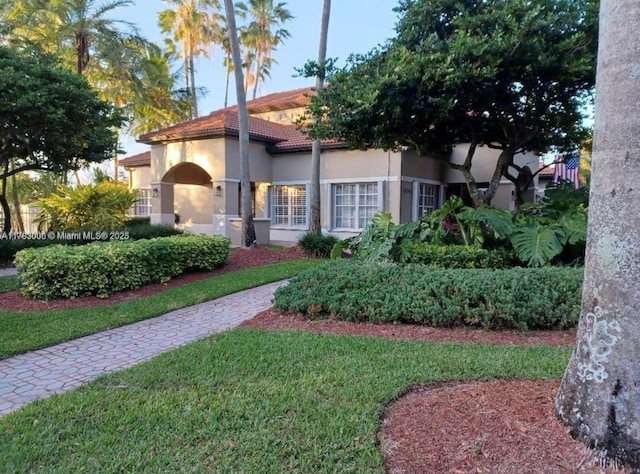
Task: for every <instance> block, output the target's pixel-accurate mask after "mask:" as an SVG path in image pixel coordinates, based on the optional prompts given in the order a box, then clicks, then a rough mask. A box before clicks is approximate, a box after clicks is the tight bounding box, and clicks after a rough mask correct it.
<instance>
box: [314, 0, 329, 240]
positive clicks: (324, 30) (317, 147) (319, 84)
mask: <svg viewBox="0 0 640 474" xmlns="http://www.w3.org/2000/svg"><path fill="white" fill-rule="evenodd" d="M330 16H331V0H324V4H323V7H322V20H321V23H320V24H321V26H320V46H319V47H318V64H317V67H318V70H317V72H316V91H320V90H322V88H323V87H324V80H325V75H326V70H325V60H326V58H327V36H328V35H329V18H330ZM321 153H322V143H321V140H320V139H319V138H316V139H314V140H313V143H312V145H311V187H310V192H309V203H310V205H309V232H314V233H316V234H320V233H322V224H321V222H320V154H321Z"/></svg>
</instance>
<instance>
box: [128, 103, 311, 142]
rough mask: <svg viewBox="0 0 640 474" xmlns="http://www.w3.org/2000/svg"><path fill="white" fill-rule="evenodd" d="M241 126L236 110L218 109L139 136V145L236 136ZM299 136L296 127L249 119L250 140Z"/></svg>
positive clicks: (267, 140)
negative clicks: (296, 134)
mask: <svg viewBox="0 0 640 474" xmlns="http://www.w3.org/2000/svg"><path fill="white" fill-rule="evenodd" d="M239 129H240V125H239V123H238V112H237V111H236V110H235V107H229V108H226V109H221V110H217V111H215V112H212V113H210V114H209V115H206V116H204V117H198V118H197V119H194V120H191V121H189V122H182V123H179V124H177V125H173V126H171V127H167V128H163V129H161V130H157V131H155V132H151V133H145V134H144V135H140V136H139V137H138V141H139V142H142V143H148V144H151V143H155V142H160V141H172V140H180V139H186V138H210V137H218V136H219V137H223V136H238V133H239ZM295 133H298V134H301V133H300V132H298V131H297V130H296V128H295V126H292V125H290V126H287V125H281V124H278V123H274V122H269V121H267V120H262V119H259V118H256V117H251V116H250V117H249V137H250V138H251V139H253V140H258V141H264V142H267V143H276V142H279V141H282V140H286V139H287V138H289V137H290V136H291V135H292V134H295Z"/></svg>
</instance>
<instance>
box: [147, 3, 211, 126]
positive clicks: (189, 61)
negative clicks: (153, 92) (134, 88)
mask: <svg viewBox="0 0 640 474" xmlns="http://www.w3.org/2000/svg"><path fill="white" fill-rule="evenodd" d="M167 1H168V2H169V4H170V5H173V7H174V8H173V9H168V10H163V11H161V12H160V13H159V14H158V25H159V26H160V30H161V31H162V32H163V33H165V34H170V35H171V38H170V39H168V40H167V44H168V45H169V46H170V47H171V49H172V50H175V49H177V45H176V43H179V44H180V50H181V54H182V58H183V61H184V75H185V83H186V84H187V89H188V91H189V94H190V99H191V102H192V106H193V110H192V118H194V117H197V116H198V97H197V89H196V83H195V60H196V58H197V57H198V56H200V55H204V56H207V55H208V54H209V48H210V46H211V45H212V44H214V43H220V42H221V41H222V33H223V31H222V29H221V25H220V18H221V17H220V15H219V14H218V10H219V9H220V4H219V2H218V1H217V0H167Z"/></svg>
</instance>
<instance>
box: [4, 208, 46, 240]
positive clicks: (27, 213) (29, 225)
mask: <svg viewBox="0 0 640 474" xmlns="http://www.w3.org/2000/svg"><path fill="white" fill-rule="evenodd" d="M21 211H22V212H21V213H20V216H21V217H22V222H23V223H24V231H25V232H26V233H27V234H34V233H36V232H38V224H37V223H36V222H34V221H35V219H36V217H37V216H38V213H39V212H40V209H39V208H37V207H27V206H23V207H22V208H21ZM13 223H14V225H12V230H13V231H17V230H18V229H17V228H16V226H15V219H13ZM3 227H4V212H2V209H0V230H1V229H2V228H3Z"/></svg>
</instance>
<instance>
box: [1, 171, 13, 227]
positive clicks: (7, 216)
mask: <svg viewBox="0 0 640 474" xmlns="http://www.w3.org/2000/svg"><path fill="white" fill-rule="evenodd" d="M8 174H9V160H7V162H6V163H5V164H4V173H3V175H2V193H0V207H1V208H2V214H3V215H4V222H3V225H2V231H3V232H4V233H7V234H8V233H9V232H11V209H10V208H9V203H8V202H7V175H8Z"/></svg>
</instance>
